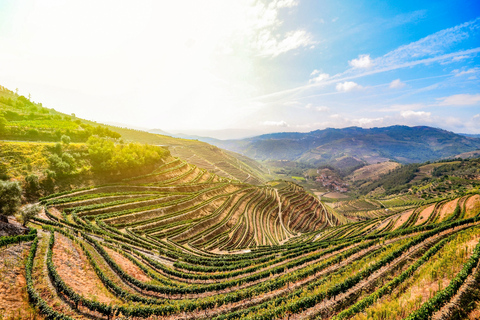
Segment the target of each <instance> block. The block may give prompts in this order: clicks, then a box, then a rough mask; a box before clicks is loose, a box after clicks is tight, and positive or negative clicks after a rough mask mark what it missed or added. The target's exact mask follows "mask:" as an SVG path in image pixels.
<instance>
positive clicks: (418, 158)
mask: <svg viewBox="0 0 480 320" xmlns="http://www.w3.org/2000/svg"><path fill="white" fill-rule="evenodd" d="M211 143H213V144H216V145H217V146H219V147H221V148H225V149H227V150H232V151H235V152H239V153H241V154H244V155H246V156H248V157H251V158H254V159H257V160H295V161H303V162H308V163H310V164H313V165H319V164H326V163H328V164H334V165H335V164H337V165H338V166H352V167H354V166H355V165H361V164H373V163H377V162H383V161H388V160H394V161H398V162H400V163H412V162H425V161H428V160H437V159H441V158H448V157H453V156H455V155H457V154H460V153H464V152H470V151H473V150H477V149H480V139H478V138H475V137H466V136H463V135H459V134H455V133H453V132H449V131H445V130H442V129H437V128H431V127H407V126H391V127H384V128H372V129H363V128H358V127H350V128H343V129H331V128H329V129H325V130H316V131H311V132H308V133H299V132H292V133H289V132H284V133H272V134H266V135H261V136H257V137H253V138H248V139H243V140H226V141H221V140H216V141H211Z"/></svg>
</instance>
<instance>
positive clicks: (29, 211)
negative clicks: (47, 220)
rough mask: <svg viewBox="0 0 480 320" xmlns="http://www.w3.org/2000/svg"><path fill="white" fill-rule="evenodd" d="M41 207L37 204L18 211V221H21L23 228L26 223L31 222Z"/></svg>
mask: <svg viewBox="0 0 480 320" xmlns="http://www.w3.org/2000/svg"><path fill="white" fill-rule="evenodd" d="M41 210H42V207H41V206H39V205H38V204H27V205H26V206H24V207H23V208H22V209H21V210H20V220H21V221H22V224H23V226H25V225H26V224H27V222H28V221H30V220H32V218H34V217H36V216H37V215H38V214H39V213H40V211H41Z"/></svg>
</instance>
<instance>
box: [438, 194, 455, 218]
mask: <svg viewBox="0 0 480 320" xmlns="http://www.w3.org/2000/svg"><path fill="white" fill-rule="evenodd" d="M457 203H458V199H455V200H452V201H449V202H447V203H445V204H443V205H442V207H441V208H440V212H439V216H438V221H443V220H445V218H447V217H448V216H450V215H451V214H453V211H455V207H456V206H457Z"/></svg>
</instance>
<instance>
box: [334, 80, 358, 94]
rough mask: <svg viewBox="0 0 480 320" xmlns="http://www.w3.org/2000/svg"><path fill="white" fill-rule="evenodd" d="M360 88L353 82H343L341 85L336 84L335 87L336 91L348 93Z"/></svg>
mask: <svg viewBox="0 0 480 320" xmlns="http://www.w3.org/2000/svg"><path fill="white" fill-rule="evenodd" d="M361 88H363V87H362V86H361V85H359V84H358V83H356V82H353V81H345V82H343V83H337V86H336V89H337V91H339V92H349V91H352V90H357V89H361Z"/></svg>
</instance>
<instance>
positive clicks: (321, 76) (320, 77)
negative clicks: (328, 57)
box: [309, 70, 330, 83]
mask: <svg viewBox="0 0 480 320" xmlns="http://www.w3.org/2000/svg"><path fill="white" fill-rule="evenodd" d="M315 71H317V73H315V74H318V76H316V77H315V78H313V79H310V80H309V82H310V83H319V82H322V81H325V80H327V79H328V78H330V75H329V74H328V73H318V70H314V72H315ZM312 75H313V72H312Z"/></svg>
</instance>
